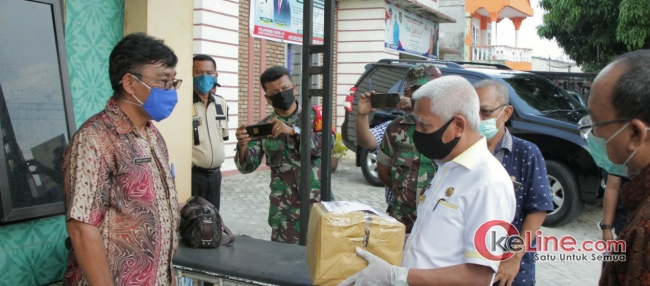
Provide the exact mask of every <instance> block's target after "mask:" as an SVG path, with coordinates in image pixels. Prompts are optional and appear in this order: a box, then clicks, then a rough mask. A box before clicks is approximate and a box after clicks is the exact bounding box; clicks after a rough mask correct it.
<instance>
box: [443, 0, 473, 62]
mask: <svg viewBox="0 0 650 286" xmlns="http://www.w3.org/2000/svg"><path fill="white" fill-rule="evenodd" d="M439 1H440V4H439V5H440V8H439V11H440V12H441V13H443V14H445V15H448V16H450V17H452V18H454V19H456V23H441V24H440V45H441V46H444V47H447V48H451V49H454V50H456V51H458V52H459V54H446V55H445V58H444V59H443V60H447V61H463V60H466V59H465V58H464V56H463V55H464V53H465V51H466V50H467V49H468V47H467V45H466V44H465V38H466V37H467V36H468V35H469V36H470V43H471V27H470V30H469V31H470V34H467V27H466V21H465V18H466V17H465V13H466V12H465V1H464V0H439Z"/></svg>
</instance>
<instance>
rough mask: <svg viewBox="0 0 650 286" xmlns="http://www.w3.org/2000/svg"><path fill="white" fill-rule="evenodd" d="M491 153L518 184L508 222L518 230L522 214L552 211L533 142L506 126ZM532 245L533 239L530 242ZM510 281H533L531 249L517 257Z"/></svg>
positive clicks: (543, 167) (543, 168)
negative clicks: (517, 264)
mask: <svg viewBox="0 0 650 286" xmlns="http://www.w3.org/2000/svg"><path fill="white" fill-rule="evenodd" d="M493 155H494V156H495V157H496V158H497V160H499V162H501V164H503V167H504V168H505V169H506V171H507V172H508V174H509V175H510V176H511V177H510V178H511V179H513V180H515V181H516V182H518V183H520V184H521V185H520V186H519V187H518V188H515V198H516V200H517V210H516V211H515V219H514V220H513V221H512V225H514V226H515V228H517V230H519V231H521V226H522V225H523V223H524V219H525V218H526V215H528V214H530V213H534V212H539V211H546V212H550V211H553V202H552V197H551V188H550V186H549V184H548V178H547V176H546V162H545V161H544V157H543V156H542V152H540V151H539V148H537V146H536V145H535V144H533V143H531V142H528V141H526V140H523V139H519V138H517V137H515V136H512V135H511V134H510V132H508V129H506V132H505V134H504V136H503V138H502V139H501V141H500V142H499V145H497V148H496V149H494V152H493ZM513 177H514V178H513ZM522 236H523V234H522ZM535 245H536V244H535V243H533V246H535ZM512 285H513V286H514V285H517V286H519V285H535V255H534V253H533V252H529V253H526V254H525V255H524V257H523V258H522V259H521V265H520V267H519V274H517V277H515V280H514V281H513V284H512Z"/></svg>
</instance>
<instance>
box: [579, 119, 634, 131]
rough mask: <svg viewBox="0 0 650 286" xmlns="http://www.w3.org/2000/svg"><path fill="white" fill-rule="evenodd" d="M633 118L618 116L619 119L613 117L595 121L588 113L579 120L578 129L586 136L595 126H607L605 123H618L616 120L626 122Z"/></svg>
mask: <svg viewBox="0 0 650 286" xmlns="http://www.w3.org/2000/svg"><path fill="white" fill-rule="evenodd" d="M631 120H632V118H617V119H612V120H608V121H605V122H600V123H594V122H593V121H592V120H591V116H589V115H587V116H585V117H583V118H582V119H580V121H578V129H579V130H580V133H582V135H584V136H586V135H587V134H589V133H590V132H591V131H592V130H593V128H594V127H601V126H605V125H608V124H612V123H616V122H626V121H631Z"/></svg>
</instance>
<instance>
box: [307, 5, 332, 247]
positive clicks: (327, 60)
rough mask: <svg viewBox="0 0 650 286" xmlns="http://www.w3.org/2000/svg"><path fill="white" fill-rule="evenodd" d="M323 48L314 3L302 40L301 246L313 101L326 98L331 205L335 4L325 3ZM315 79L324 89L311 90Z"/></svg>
mask: <svg viewBox="0 0 650 286" xmlns="http://www.w3.org/2000/svg"><path fill="white" fill-rule="evenodd" d="M324 1H325V6H324V12H325V15H324V16H325V17H324V22H325V23H323V24H324V26H323V32H324V37H323V39H324V40H323V44H322V45H314V44H313V40H312V38H313V31H312V29H313V20H314V18H313V16H312V15H313V12H314V3H313V0H304V2H303V5H304V6H303V22H302V24H303V29H302V31H303V38H302V51H303V52H302V62H303V65H302V74H303V77H302V110H303V113H302V117H301V119H300V120H301V126H303V128H302V132H301V133H302V134H301V135H300V137H301V140H300V153H301V154H300V159H301V161H300V186H299V187H300V244H301V245H306V244H307V228H308V223H309V209H310V208H309V201H310V198H311V175H310V174H311V140H310V138H311V135H312V130H313V126H312V125H313V122H312V121H311V120H310V116H308V115H309V112H310V109H311V97H312V96H321V97H322V98H323V100H322V102H323V129H322V134H323V137H322V149H321V185H320V191H321V201H330V200H331V199H332V198H331V197H330V191H331V168H330V166H331V163H332V156H331V154H332V137H331V136H330V131H331V130H332V93H333V83H334V82H333V69H334V5H335V0H324ZM319 54H322V57H323V61H322V65H320V66H313V65H312V64H313V62H312V55H319ZM312 76H322V83H323V85H322V88H321V89H312V88H310V86H311V85H310V83H311V78H312Z"/></svg>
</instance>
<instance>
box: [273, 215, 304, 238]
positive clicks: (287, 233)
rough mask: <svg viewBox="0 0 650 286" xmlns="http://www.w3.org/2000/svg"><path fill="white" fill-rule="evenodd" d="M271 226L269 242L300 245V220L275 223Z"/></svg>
mask: <svg viewBox="0 0 650 286" xmlns="http://www.w3.org/2000/svg"><path fill="white" fill-rule="evenodd" d="M276 222H278V223H277V224H274V225H271V241H275V242H282V243H288V244H299V243H300V220H282V221H276Z"/></svg>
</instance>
